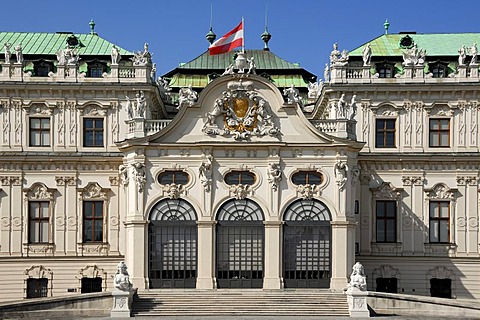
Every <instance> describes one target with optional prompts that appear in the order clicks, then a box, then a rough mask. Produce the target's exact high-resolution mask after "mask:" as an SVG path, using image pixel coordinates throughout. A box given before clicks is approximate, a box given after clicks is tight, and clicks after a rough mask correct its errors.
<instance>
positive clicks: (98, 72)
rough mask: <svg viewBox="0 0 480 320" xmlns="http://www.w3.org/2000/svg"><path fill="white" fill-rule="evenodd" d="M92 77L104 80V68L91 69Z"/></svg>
mask: <svg viewBox="0 0 480 320" xmlns="http://www.w3.org/2000/svg"><path fill="white" fill-rule="evenodd" d="M90 77H91V78H102V77H103V68H100V67H93V68H90Z"/></svg>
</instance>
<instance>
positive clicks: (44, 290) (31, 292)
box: [27, 278, 48, 299]
mask: <svg viewBox="0 0 480 320" xmlns="http://www.w3.org/2000/svg"><path fill="white" fill-rule="evenodd" d="M47 294H48V279H47V278H39V279H34V278H29V279H27V299H29V298H44V297H47Z"/></svg>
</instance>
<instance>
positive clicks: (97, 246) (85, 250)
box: [77, 242, 110, 256]
mask: <svg viewBox="0 0 480 320" xmlns="http://www.w3.org/2000/svg"><path fill="white" fill-rule="evenodd" d="M77 251H78V253H79V254H80V255H83V256H91V255H95V256H107V255H108V253H109V251H110V244H109V243H107V242H86V243H77Z"/></svg>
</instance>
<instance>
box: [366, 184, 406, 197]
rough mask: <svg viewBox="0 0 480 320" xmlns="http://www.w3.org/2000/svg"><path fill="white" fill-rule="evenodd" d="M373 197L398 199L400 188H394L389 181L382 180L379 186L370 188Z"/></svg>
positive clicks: (400, 192)
mask: <svg viewBox="0 0 480 320" xmlns="http://www.w3.org/2000/svg"><path fill="white" fill-rule="evenodd" d="M370 190H372V193H373V196H374V198H375V199H387V200H400V197H401V195H402V191H403V189H402V188H396V187H395V186H394V185H393V184H392V183H390V182H383V183H382V184H381V185H380V186H379V187H377V188H372V189H370Z"/></svg>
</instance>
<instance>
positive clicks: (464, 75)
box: [330, 64, 480, 83]
mask: <svg viewBox="0 0 480 320" xmlns="http://www.w3.org/2000/svg"><path fill="white" fill-rule="evenodd" d="M424 68H425V67H424V65H418V66H406V67H404V68H403V71H402V73H401V74H396V75H395V77H393V78H380V77H379V75H378V74H372V72H371V71H370V69H371V67H370V66H366V67H359V66H349V65H345V66H332V68H331V76H330V83H392V82H395V83H459V82H479V81H480V76H479V65H478V64H474V65H460V66H457V70H456V72H455V73H452V74H450V75H449V76H448V77H444V78H434V77H433V74H432V73H425V69H424Z"/></svg>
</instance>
